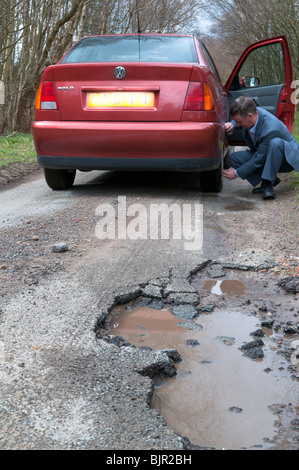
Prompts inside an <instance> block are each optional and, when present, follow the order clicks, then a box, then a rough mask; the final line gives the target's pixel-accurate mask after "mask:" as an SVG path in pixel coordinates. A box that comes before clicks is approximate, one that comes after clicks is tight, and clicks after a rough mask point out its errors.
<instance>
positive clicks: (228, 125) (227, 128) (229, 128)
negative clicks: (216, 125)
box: [224, 122, 234, 135]
mask: <svg viewBox="0 0 299 470" xmlns="http://www.w3.org/2000/svg"><path fill="white" fill-rule="evenodd" d="M224 129H225V132H226V133H227V134H228V135H231V134H232V133H233V132H234V126H233V125H232V124H231V123H230V122H226V123H225V124H224Z"/></svg>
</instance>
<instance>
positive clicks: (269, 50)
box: [32, 34, 294, 192]
mask: <svg viewBox="0 0 299 470" xmlns="http://www.w3.org/2000/svg"><path fill="white" fill-rule="evenodd" d="M291 87H292V66H291V59H290V54H289V49H288V45H287V41H286V38H285V37H283V36H282V37H276V38H272V39H267V40H264V41H261V42H258V43H256V44H253V45H252V46H250V47H248V48H247V49H246V51H245V52H244V53H243V55H242V56H241V58H240V59H239V61H238V63H237V64H236V66H235V68H234V70H233V71H232V74H231V76H230V77H229V79H228V81H227V83H226V85H225V86H223V85H222V83H221V80H220V78H219V74H218V72H217V68H216V66H215V64H214V62H213V60H212V58H211V56H210V54H209V52H208V51H207V49H206V47H205V46H204V44H203V43H202V42H201V41H200V40H199V39H198V38H197V37H196V36H193V35H169V34H131V35H106V36H91V37H85V38H83V39H81V40H80V41H78V42H77V43H76V44H75V45H74V46H73V47H72V48H71V49H70V51H69V52H68V53H67V54H66V55H65V56H64V57H63V58H62V59H61V60H60V61H59V62H58V63H57V64H56V65H52V66H49V67H47V68H46V70H45V71H44V73H43V75H42V79H41V84H40V87H39V90H38V93H37V97H36V110H35V120H34V122H33V124H32V133H33V138H34V142H35V147H36V152H37V160H38V163H39V165H40V166H42V167H44V172H45V179H46V182H47V184H48V185H49V187H50V188H52V189H67V188H70V187H71V186H72V185H73V183H74V179H75V173H76V170H82V171H89V170H145V171H146V170H158V171H163V170H167V171H190V172H191V171H192V172H196V173H197V175H198V182H199V185H200V189H201V190H202V191H205V192H219V191H221V189H222V176H221V169H222V167H223V161H224V158H225V155H226V153H227V151H228V149H229V145H236V144H238V145H242V144H244V142H242V137H241V134H238V132H236V133H234V135H233V136H232V137H231V138H230V141H228V140H227V136H226V135H225V131H224V126H223V123H224V122H226V121H227V120H228V119H229V115H228V110H229V105H230V103H231V102H232V101H233V100H234V99H236V98H237V97H238V96H240V95H244V94H246V95H248V96H251V97H252V98H254V99H255V101H256V103H257V104H258V106H261V107H264V108H266V109H267V110H268V111H270V112H272V113H273V114H275V115H276V116H277V117H278V118H279V119H281V120H282V121H283V122H284V123H285V124H286V125H287V126H288V128H289V129H290V130H291V129H292V124H293V120H294V105H293V104H292V102H291V94H292V88H291Z"/></svg>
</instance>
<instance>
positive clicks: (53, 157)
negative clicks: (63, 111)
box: [32, 121, 225, 171]
mask: <svg viewBox="0 0 299 470" xmlns="http://www.w3.org/2000/svg"><path fill="white" fill-rule="evenodd" d="M32 134H33V139H34V143H35V148H36V152H37V156H38V157H37V160H38V163H39V164H40V165H41V166H43V167H48V168H67V169H75V168H76V169H84V170H118V169H119V170H174V171H175V170H185V171H196V170H211V169H214V168H217V167H219V163H220V160H221V158H222V157H223V147H224V139H225V135H224V129H223V126H222V125H221V124H220V123H208V122H206V123H196V122H171V123H163V122H159V123H147V122H145V123H135V122H130V123H122V122H120V123H116V122H112V123H108V122H105V123H103V122H101V123H99V122H76V121H74V122H64V121H35V122H34V123H33V124H32Z"/></svg>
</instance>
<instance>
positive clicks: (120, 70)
mask: <svg viewBox="0 0 299 470" xmlns="http://www.w3.org/2000/svg"><path fill="white" fill-rule="evenodd" d="M126 75H127V72H126V69H125V68H124V67H121V66H118V67H115V69H114V76H115V77H116V78H118V79H119V80H121V79H122V78H125V76H126Z"/></svg>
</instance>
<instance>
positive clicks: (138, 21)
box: [135, 0, 141, 34]
mask: <svg viewBox="0 0 299 470" xmlns="http://www.w3.org/2000/svg"><path fill="white" fill-rule="evenodd" d="M135 2H136V15H137V25H138V34H141V29H140V20H139V10H138V3H137V0H135Z"/></svg>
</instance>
